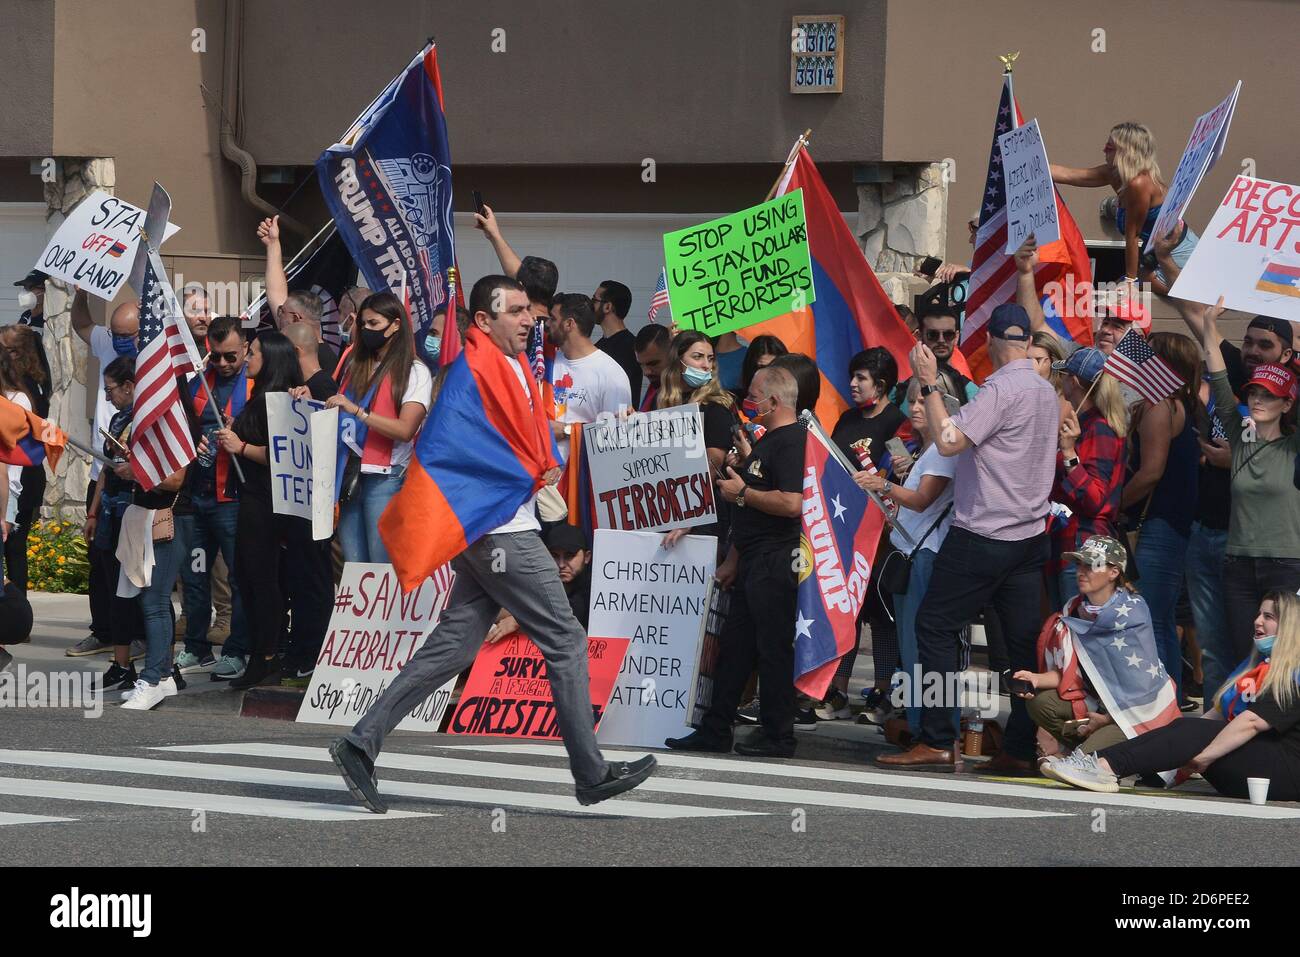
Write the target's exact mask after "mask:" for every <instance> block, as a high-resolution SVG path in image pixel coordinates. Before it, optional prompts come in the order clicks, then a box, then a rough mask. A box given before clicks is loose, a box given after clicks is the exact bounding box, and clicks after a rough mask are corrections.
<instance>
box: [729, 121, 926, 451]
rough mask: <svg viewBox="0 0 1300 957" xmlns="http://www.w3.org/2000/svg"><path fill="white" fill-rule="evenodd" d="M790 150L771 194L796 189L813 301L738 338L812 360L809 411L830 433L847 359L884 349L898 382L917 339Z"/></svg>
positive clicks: (809, 167) (843, 393) (807, 161)
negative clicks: (771, 340) (814, 386)
mask: <svg viewBox="0 0 1300 957" xmlns="http://www.w3.org/2000/svg"><path fill="white" fill-rule="evenodd" d="M796 150H797V155H796V157H795V159H794V162H793V163H790V164H789V165H788V166H787V168H786V173H785V175H784V176H783V177H782V178H781V181H780V183H779V184H778V185H777V189H776V195H778V196H780V195H784V194H785V193H789V192H791V191H793V190H796V189H803V204H804V216H805V218H806V219H807V223H808V251H809V253H810V254H811V258H812V272H813V283H814V284H815V285H816V289H817V300H816V302H814V303H813V304H812V305H810V306H807V307H805V308H803V309H800V310H797V311H794V312H789V313H786V314H785V315H783V316H777V317H776V318H775V319H768V320H766V321H764V322H760V323H756V324H755V325H752V326H747V327H746V328H745V329H744V330H743V331H742V335H744V336H745V338H747V339H750V340H753V339H754V337H755V336H759V335H764V334H766V335H773V336H776V337H777V338H778V339H780V340H781V341H782V342H783V343H785V347H786V348H787V349H789V350H790V351H791V352H802V353H804V354H805V355H807V356H811V357H812V358H813V359H814V360H815V361H816V363H817V367H818V368H819V369H820V370H821V374H822V390H821V397H820V398H819V399H818V401H817V408H816V410H815V412H816V415H817V418H818V419H819V420H820V421H821V422H822V424H823V425H825V426H826V427H827V428H831V427H833V426H834V425H835V422H836V420H837V419H838V418H839V417H840V414H841V413H843V412H844V410H846V409H847V408H849V406H850V405H851V404H852V400H851V399H850V398H849V360H850V359H852V358H853V357H854V356H855V355H856V354H857V353H859V352H861V351H862V350H863V349H869V348H871V347H873V346H884V347H885V348H886V349H888V350H889V351H890V353H891V354H892V355H893V357H894V360H895V361H896V362H897V363H898V370H899V379H900V380H902V379H905V378H907V377H908V376H910V375H911V371H910V370H911V365H910V364H909V362H908V358H907V354H908V352H909V351H911V348H912V347H913V346H914V345H916V340H915V339H914V338H913V337H912V333H911V331H910V330H909V329H908V328H907V323H905V322H903V320H902V318H901V317H900V316H899V315H898V312H897V310H895V308H894V304H893V303H892V302H890V300H889V297H888V296H887V295H885V290H884V289H882V288H881V286H880V281H879V280H878V279H876V274H875V273H874V272H872V270H871V266H870V264H868V262H867V261H866V259H865V258H864V257H863V255H862V250H861V249H859V248H858V244H857V241H856V240H855V239H854V238H853V233H852V231H850V229H849V227H848V224H847V223H845V222H844V217H843V216H842V215H840V211H839V209H837V208H836V205H835V200H834V199H833V198H832V196H831V194H830V190H828V189H827V188H826V183H825V182H824V181H823V180H822V177H821V174H820V173H819V172H817V167H816V166H815V165H814V164H813V161H812V157H810V156H809V155H808V150H807V149H806V148H803V147H802V142H801V143H800V145H799V146H798V147H796Z"/></svg>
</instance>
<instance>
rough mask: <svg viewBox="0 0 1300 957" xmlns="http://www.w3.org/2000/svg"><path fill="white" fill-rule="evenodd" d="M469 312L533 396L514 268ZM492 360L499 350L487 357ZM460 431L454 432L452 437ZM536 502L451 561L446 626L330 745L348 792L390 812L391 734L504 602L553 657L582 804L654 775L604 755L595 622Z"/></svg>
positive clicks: (646, 766) (558, 710) (555, 689)
mask: <svg viewBox="0 0 1300 957" xmlns="http://www.w3.org/2000/svg"><path fill="white" fill-rule="evenodd" d="M469 311H470V314H471V315H472V316H473V317H474V325H475V327H477V329H478V331H479V332H480V333H482V334H483V335H485V336H487V337H488V339H490V340H491V343H492V345H493V346H495V347H497V348H499V349H500V350H501V352H502V353H503V354H504V356H505V359H506V362H508V363H509V365H510V367H511V369H512V371H513V372H514V374H515V379H516V380H517V382H518V384H519V388H520V389H522V390H523V392H524V394H525V395H528V396H529V397H530V401H531V390H530V388H529V380H528V375H529V373H528V370H527V368H526V367H524V366H522V365H520V362H519V356H520V354H521V353H523V351H524V349H525V347H526V346H527V344H528V334H529V332H530V330H531V328H532V325H533V321H532V315H531V313H530V310H529V304H528V294H527V293H526V292H525V291H524V287H523V285H522V284H521V283H519V282H518V281H517V280H514V279H511V278H509V277H508V276H484V277H483V278H482V279H480V280H479V281H478V282H477V283H475V284H474V288H473V289H472V290H471V291H470V297H469ZM590 311H591V310H590V307H588V312H590ZM606 358H608V357H606ZM489 360H490V356H488V357H485V358H484V360H483V361H484V362H485V363H486V362H488V361H489ZM458 361H459V360H458ZM496 361H500V360H496ZM609 361H610V362H613V360H612V359H610V360H609ZM614 367H615V368H618V364H617V363H614ZM619 373H620V374H622V375H623V379H624V386H625V387H626V380H627V376H626V374H623V370H622V369H619ZM457 439H458V437H457V436H454V435H449V436H446V441H449V442H454V441H457ZM559 474H560V470H559V469H558V468H552V469H550V470H548V471H547V473H546V474H545V475H543V476H536V477H537V478H540V479H541V480H542V481H544V482H548V483H551V484H554V483H555V482H556V481H557V480H558V479H559ZM534 498H535V497H534ZM532 503H533V498H530V499H529V500H528V501H527V502H524V503H522V504H521V505H520V507H519V510H518V511H517V512H516V514H515V517H514V518H513V519H511V520H510V521H508V522H506V523H505V524H504V525H501V526H499V527H498V528H495V529H493V530H492V531H491V532H489V533H488V534H486V535H484V536H483V537H482V538H479V539H477V540H476V541H474V542H473V543H471V544H470V545H469V547H468V548H466V549H465V550H464V551H463V552H461V553H460V554H459V555H457V556H456V557H455V558H454V559H452V562H451V565H452V568H453V569H455V572H456V583H455V584H454V585H453V586H452V589H451V596H450V597H449V598H448V600H447V608H446V610H445V611H444V612H443V613H442V616H441V617H440V619H439V621H438V625H437V627H435V628H434V629H433V632H432V633H431V634H430V635H429V637H428V638H427V639H425V642H424V644H423V645H421V646H420V648H419V650H417V651H416V652H415V654H414V656H412V658H411V659H410V660H409V661H408V662H406V664H405V665H403V666H402V670H401V673H400V674H398V675H397V677H396V678H394V679H393V681H392V683H391V684H390V685H389V686H388V687H387V689H385V691H384V693H383V694H381V695H380V696H379V699H378V700H377V701H375V702H374V704H373V705H371V707H370V710H369V711H367V712H366V714H365V717H363V718H362V719H361V720H360V721H358V722H357V724H356V726H355V727H354V728H353V729H352V730H351V731H350V732H348V734H347V735H346V736H344V737H342V738H340V739H339V740H337V741H335V742H334V744H333V745H332V746H331V747H330V754H331V756H332V757H333V758H334V763H335V764H336V765H337V766H338V769H339V772H340V773H341V774H342V775H343V779H344V780H345V781H346V782H347V785H348V790H349V791H351V792H352V795H353V796H354V797H356V798H357V799H358V800H360V801H361V802H362V803H363V804H364V805H365V806H366V807H368V808H369V809H370V810H372V811H374V812H376V813H379V814H382V813H384V812H385V811H386V810H387V807H386V805H385V804H384V801H383V799H382V798H381V797H380V795H379V789H378V787H377V786H376V785H375V780H374V770H375V760H376V759H377V758H378V757H379V752H380V751H381V750H382V748H383V745H384V738H385V737H387V735H388V733H389V732H390V731H392V730H393V728H395V727H397V724H398V722H400V721H401V720H402V719H403V718H404V717H405V716H406V715H407V714H409V713H410V711H411V709H412V708H414V707H416V706H417V705H418V704H419V703H420V702H421V701H423V700H424V699H425V698H426V697H428V695H429V694H430V693H432V692H433V691H434V690H436V689H437V688H440V687H441V686H442V685H443V684H445V683H446V682H447V681H448V680H449V679H450V678H453V677H454V676H455V675H456V674H458V673H459V672H461V671H463V670H464V669H465V668H466V666H468V665H469V664H470V663H471V662H473V660H474V657H475V655H476V654H477V652H478V649H479V646H480V645H482V644H483V640H484V639H485V638H486V637H487V633H488V629H489V628H491V627H492V624H493V622H495V621H496V619H497V614H498V612H500V610H501V609H502V608H505V609H506V611H508V612H509V613H510V614H511V615H513V616H514V617H515V620H516V621H518V622H519V625H520V627H521V628H522V629H523V631H524V633H525V634H527V635H528V637H529V638H531V639H532V641H533V643H534V644H535V645H536V646H537V648H538V650H540V651H541V653H542V657H543V658H545V660H546V673H547V676H548V677H549V679H550V684H551V700H552V702H553V706H554V709H555V722H556V724H557V725H558V726H559V729H560V735H561V737H562V738H563V739H564V746H565V748H566V749H567V751H568V753H569V766H570V770H571V771H572V773H573V778H574V781H575V783H576V784H577V797H578V800H579V802H581V803H582V804H595V803H596V802H598V801H603V800H605V799H607V798H611V797H613V796H614V795H616V794H621V793H622V792H624V791H627V790H630V789H631V788H634V787H636V786H637V785H638V784H640V783H641V782H642V781H644V780H645V779H646V778H648V777H649V776H650V775H651V773H653V771H654V769H655V759H654V758H653V757H650V756H646V757H644V758H641V759H640V760H638V761H632V762H624V761H618V762H613V763H611V762H608V761H606V760H605V758H604V756H603V755H602V754H601V753H600V747H599V746H598V745H597V744H596V731H595V722H594V720H593V717H592V710H591V692H590V685H589V682H590V679H589V675H588V669H587V630H586V629H585V628H583V627H582V625H580V624H579V623H578V621H577V619H576V618H574V616H573V611H572V610H571V609H570V607H569V600H568V597H567V595H566V594H565V591H564V585H563V583H562V582H561V581H560V572H559V569H558V568H557V567H556V564H555V560H554V559H553V558H551V555H550V553H549V552H548V551H547V550H546V546H545V545H543V544H542V539H541V537H540V536H539V535H538V534H537V531H538V527H539V526H538V523H537V519H536V517H535V516H534V515H533V513H532Z"/></svg>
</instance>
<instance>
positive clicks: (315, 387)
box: [306, 369, 339, 402]
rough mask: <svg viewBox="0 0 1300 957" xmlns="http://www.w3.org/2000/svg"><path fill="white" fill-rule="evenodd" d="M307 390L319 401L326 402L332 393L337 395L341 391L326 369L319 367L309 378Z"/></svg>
mask: <svg viewBox="0 0 1300 957" xmlns="http://www.w3.org/2000/svg"><path fill="white" fill-rule="evenodd" d="M306 385H307V391H308V392H310V393H311V397H312V398H313V399H315V400H316V401H317V402H324V401H325V400H326V399H328V398H329V397H330V396H332V395H337V394H338V391H339V387H338V383H336V382H335V381H334V380H333V379H332V378H331V377H330V374H329V373H328V372H326V371H325V370H324V369H318V370H317V371H316V372H315V373H314V374H313V375H312V377H311V378H310V379H308V380H307V383H306Z"/></svg>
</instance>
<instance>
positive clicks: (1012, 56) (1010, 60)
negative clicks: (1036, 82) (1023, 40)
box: [998, 50, 1020, 73]
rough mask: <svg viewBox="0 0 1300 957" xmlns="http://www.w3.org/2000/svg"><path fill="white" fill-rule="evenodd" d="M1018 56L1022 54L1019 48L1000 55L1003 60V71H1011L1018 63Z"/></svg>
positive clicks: (999, 57)
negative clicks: (1013, 51)
mask: <svg viewBox="0 0 1300 957" xmlns="http://www.w3.org/2000/svg"><path fill="white" fill-rule="evenodd" d="M1018 56H1020V51H1019V50H1017V51H1016V52H1015V53H1002V54H999V55H998V59H999V60H1001V61H1002V72H1003V73H1010V72H1011V71H1012V69H1013V68H1014V67H1015V65H1016V57H1018Z"/></svg>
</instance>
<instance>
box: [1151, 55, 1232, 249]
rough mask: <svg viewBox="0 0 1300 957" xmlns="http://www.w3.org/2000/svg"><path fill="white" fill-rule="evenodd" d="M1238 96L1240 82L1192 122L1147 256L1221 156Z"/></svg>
mask: <svg viewBox="0 0 1300 957" xmlns="http://www.w3.org/2000/svg"><path fill="white" fill-rule="evenodd" d="M1240 92H1241V81H1240V80H1238V81H1237V85H1236V87H1235V88H1234V89H1233V91H1232V92H1231V93H1229V94H1228V96H1227V98H1226V99H1225V100H1224V101H1223V102H1222V103H1220V104H1219V105H1218V106H1216V107H1215V108H1214V109H1212V110H1210V112H1208V113H1204V114H1202V115H1201V116H1198V117H1197V118H1196V123H1195V124H1194V125H1193V126H1192V135H1191V136H1190V137H1188V139H1187V148H1186V149H1184V150H1183V158H1182V159H1180V160H1179V161H1178V169H1176V170H1174V179H1173V182H1171V183H1170V184H1169V189H1168V190H1167V191H1166V192H1165V201H1164V202H1163V203H1162V204H1161V206H1160V215H1159V216H1157V217H1156V224H1155V226H1154V227H1153V228H1152V230H1151V235H1150V236H1149V237H1148V238H1147V245H1146V249H1145V250H1143V251H1144V252H1150V250H1151V247H1152V246H1153V245H1154V244H1155V241H1156V238H1157V237H1160V236H1167V235H1168V234H1169V231H1170V230H1172V229H1173V228H1174V226H1176V225H1177V224H1178V220H1179V219H1181V218H1182V215H1183V213H1184V212H1185V211H1186V209H1187V204H1188V203H1190V202H1191V201H1192V194H1193V193H1195V192H1196V187H1197V186H1199V185H1201V179H1202V178H1204V176H1205V174H1206V173H1208V172H1209V171H1210V168H1211V167H1212V166H1214V164H1215V163H1216V162H1217V161H1218V159H1219V157H1220V156H1222V155H1223V147H1224V145H1225V144H1226V143H1227V142H1228V127H1229V126H1230V125H1231V124H1232V114H1233V112H1234V111H1235V110H1236V109H1237V94H1239V93H1240Z"/></svg>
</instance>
